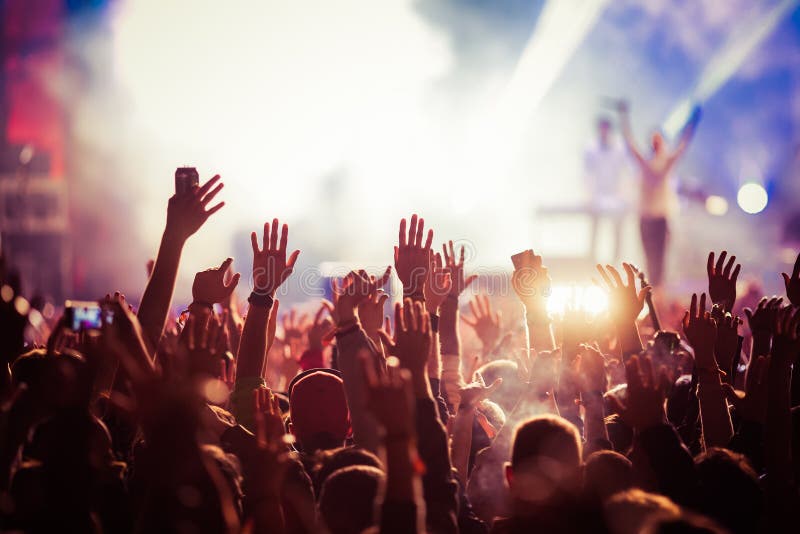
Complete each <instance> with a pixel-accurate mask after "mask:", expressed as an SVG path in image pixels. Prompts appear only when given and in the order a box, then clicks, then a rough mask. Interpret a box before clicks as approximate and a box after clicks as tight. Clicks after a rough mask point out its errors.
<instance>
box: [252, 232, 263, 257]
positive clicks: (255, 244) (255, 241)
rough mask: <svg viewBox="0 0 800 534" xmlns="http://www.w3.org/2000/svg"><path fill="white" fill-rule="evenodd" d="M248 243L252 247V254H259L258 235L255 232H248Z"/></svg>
mask: <svg viewBox="0 0 800 534" xmlns="http://www.w3.org/2000/svg"><path fill="white" fill-rule="evenodd" d="M250 245H251V246H252V247H253V254H259V253H260V252H261V250H260V249H259V248H258V237H257V236H256V233H255V232H250Z"/></svg>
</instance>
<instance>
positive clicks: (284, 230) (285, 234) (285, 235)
mask: <svg viewBox="0 0 800 534" xmlns="http://www.w3.org/2000/svg"><path fill="white" fill-rule="evenodd" d="M276 220H277V219H276ZM288 240H289V225H288V224H284V225H283V226H282V227H281V243H280V250H286V243H287V241H288Z"/></svg>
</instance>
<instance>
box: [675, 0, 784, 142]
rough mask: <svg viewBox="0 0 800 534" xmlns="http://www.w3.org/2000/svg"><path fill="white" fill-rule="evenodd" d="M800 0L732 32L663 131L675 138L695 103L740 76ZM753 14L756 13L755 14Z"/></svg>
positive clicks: (708, 96)
mask: <svg viewBox="0 0 800 534" xmlns="http://www.w3.org/2000/svg"><path fill="white" fill-rule="evenodd" d="M797 4H798V0H782V1H781V2H780V3H778V4H777V5H775V6H774V7H772V8H771V9H770V10H769V11H767V12H766V13H765V14H764V15H762V16H761V17H760V18H758V19H756V20H755V21H753V19H752V18H750V17H746V16H745V17H743V18H742V20H750V21H752V22H748V23H746V24H743V26H742V27H741V28H739V29H737V30H734V31H733V32H731V34H730V35H729V36H728V39H727V40H726V41H725V43H724V44H723V45H722V48H720V50H719V51H718V52H717V53H716V54H715V55H714V56H713V57H712V58H711V60H710V61H709V62H708V63H707V64H706V66H705V68H704V69H703V72H702V73H701V74H700V77H699V78H698V79H697V82H696V83H695V86H694V88H693V89H692V91H691V93H690V95H689V97H687V98H685V99H684V100H682V101H680V102H679V103H678V104H677V105H676V106H675V108H674V109H673V110H672V111H671V112H670V114H669V115H668V116H667V119H666V120H665V121H664V124H663V126H662V129H663V130H664V132H665V133H666V134H667V136H669V137H674V136H675V135H677V134H678V132H679V131H680V129H681V128H682V127H683V125H684V124H686V120H687V119H688V118H689V115H690V114H691V112H692V107H693V106H694V105H695V104H700V105H702V104H703V103H704V102H705V101H706V100H708V99H709V98H711V96H712V95H714V93H716V92H717V91H718V90H719V88H720V87H722V86H723V85H725V83H726V82H727V81H728V80H730V79H731V77H732V76H733V75H734V74H736V72H737V71H738V70H739V68H740V67H741V66H742V64H743V63H744V61H745V60H746V59H747V57H748V56H749V55H750V53H751V52H752V51H753V50H755V49H756V48H757V47H758V46H759V45H760V44H761V43H762V42H763V41H764V39H766V38H767V37H769V36H770V35H771V34H772V32H773V31H774V30H775V28H776V27H777V26H778V24H779V23H780V22H781V21H782V20H783V18H784V17H785V16H786V15H787V14H789V13H791V11H792V10H793V9H794V8H795V7H796V6H797ZM751 15H752V13H751Z"/></svg>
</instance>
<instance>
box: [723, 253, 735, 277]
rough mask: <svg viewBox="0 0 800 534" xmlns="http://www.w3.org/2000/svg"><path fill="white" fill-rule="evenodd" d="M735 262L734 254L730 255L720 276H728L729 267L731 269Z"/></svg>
mask: <svg viewBox="0 0 800 534" xmlns="http://www.w3.org/2000/svg"><path fill="white" fill-rule="evenodd" d="M735 262H736V256H731V259H729V260H728V263H727V265H725V270H723V271H722V276H724V277H725V278H730V276H731V269H733V264H734V263H735Z"/></svg>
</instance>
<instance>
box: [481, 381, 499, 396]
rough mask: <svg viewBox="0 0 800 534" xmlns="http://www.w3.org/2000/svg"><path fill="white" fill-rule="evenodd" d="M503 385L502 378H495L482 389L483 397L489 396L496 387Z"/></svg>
mask: <svg viewBox="0 0 800 534" xmlns="http://www.w3.org/2000/svg"><path fill="white" fill-rule="evenodd" d="M502 385H503V379H502V378H496V379H495V381H494V382H492V384H491V385H490V386H489V387H487V388H485V389H484V390H483V398H487V397H491V396H492V393H494V392H495V391H496V390H497V388H499V387H500V386H502Z"/></svg>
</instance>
